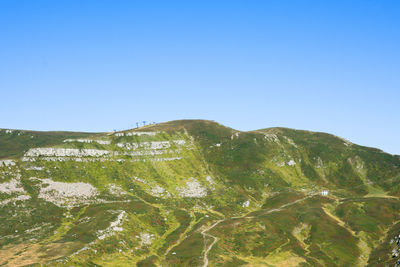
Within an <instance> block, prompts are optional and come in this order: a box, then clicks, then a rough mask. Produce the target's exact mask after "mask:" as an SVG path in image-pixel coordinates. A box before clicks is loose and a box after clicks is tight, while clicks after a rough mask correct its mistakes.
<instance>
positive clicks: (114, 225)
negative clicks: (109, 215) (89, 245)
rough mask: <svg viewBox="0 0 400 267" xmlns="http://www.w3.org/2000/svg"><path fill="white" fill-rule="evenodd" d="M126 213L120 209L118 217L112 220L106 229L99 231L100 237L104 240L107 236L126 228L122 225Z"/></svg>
mask: <svg viewBox="0 0 400 267" xmlns="http://www.w3.org/2000/svg"><path fill="white" fill-rule="evenodd" d="M125 214H126V212H125V211H124V210H122V211H120V213H119V214H118V217H117V219H116V220H115V221H113V222H111V223H110V226H109V227H107V228H106V229H104V230H100V231H98V234H99V235H100V236H99V239H100V240H103V239H105V238H106V237H109V236H111V235H113V234H114V233H115V232H121V231H122V230H124V228H122V227H121V225H122V223H123V221H124V218H125Z"/></svg>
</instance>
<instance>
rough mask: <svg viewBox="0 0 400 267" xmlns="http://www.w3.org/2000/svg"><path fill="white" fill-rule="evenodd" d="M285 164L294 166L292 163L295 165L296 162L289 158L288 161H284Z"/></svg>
mask: <svg viewBox="0 0 400 267" xmlns="http://www.w3.org/2000/svg"><path fill="white" fill-rule="evenodd" d="M286 164H287V165H288V166H294V165H296V162H295V161H294V160H292V159H291V160H289V161H288V162H286Z"/></svg>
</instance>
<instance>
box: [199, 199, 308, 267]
mask: <svg viewBox="0 0 400 267" xmlns="http://www.w3.org/2000/svg"><path fill="white" fill-rule="evenodd" d="M310 197H312V195H310V196H307V197H304V198H301V199H298V200H295V201H293V202H289V203H286V204H284V205H282V206H280V207H279V208H276V209H271V210H268V211H267V212H266V213H265V214H270V213H273V212H279V211H281V210H282V209H284V208H286V207H288V206H291V205H294V204H296V203H298V202H300V201H304V200H306V199H307V198H310ZM252 218H255V217H254V216H248V215H247V214H246V215H244V216H238V217H231V218H226V219H222V220H218V221H216V222H215V223H214V224H212V225H210V226H209V227H207V228H206V229H204V230H203V231H201V234H202V235H203V238H204V248H205V250H204V257H203V261H204V264H203V267H207V266H208V253H209V252H210V250H211V249H212V247H213V246H214V245H215V243H217V242H218V237H216V236H213V235H212V234H209V233H207V232H208V231H210V230H211V229H213V228H214V227H215V226H217V225H218V224H220V223H221V222H223V221H227V220H231V219H252ZM207 236H208V237H211V238H212V239H213V242H212V243H211V244H210V245H209V246H208V247H207V248H206V243H205V242H206V237H207Z"/></svg>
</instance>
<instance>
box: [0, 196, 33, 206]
mask: <svg viewBox="0 0 400 267" xmlns="http://www.w3.org/2000/svg"><path fill="white" fill-rule="evenodd" d="M29 199H31V196H28V195H19V196H17V197H14V198H9V199H6V200H3V201H0V205H7V204H9V203H15V202H17V201H25V200H29Z"/></svg>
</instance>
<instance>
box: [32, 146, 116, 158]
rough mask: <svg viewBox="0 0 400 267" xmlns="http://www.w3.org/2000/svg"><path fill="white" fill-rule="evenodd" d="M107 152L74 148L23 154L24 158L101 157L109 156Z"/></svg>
mask: <svg viewBox="0 0 400 267" xmlns="http://www.w3.org/2000/svg"><path fill="white" fill-rule="evenodd" d="M109 154H110V151H108V150H99V149H76V148H49V147H43V148H31V149H29V150H28V152H26V153H25V157H39V156H44V157H101V156H104V155H109Z"/></svg>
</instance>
